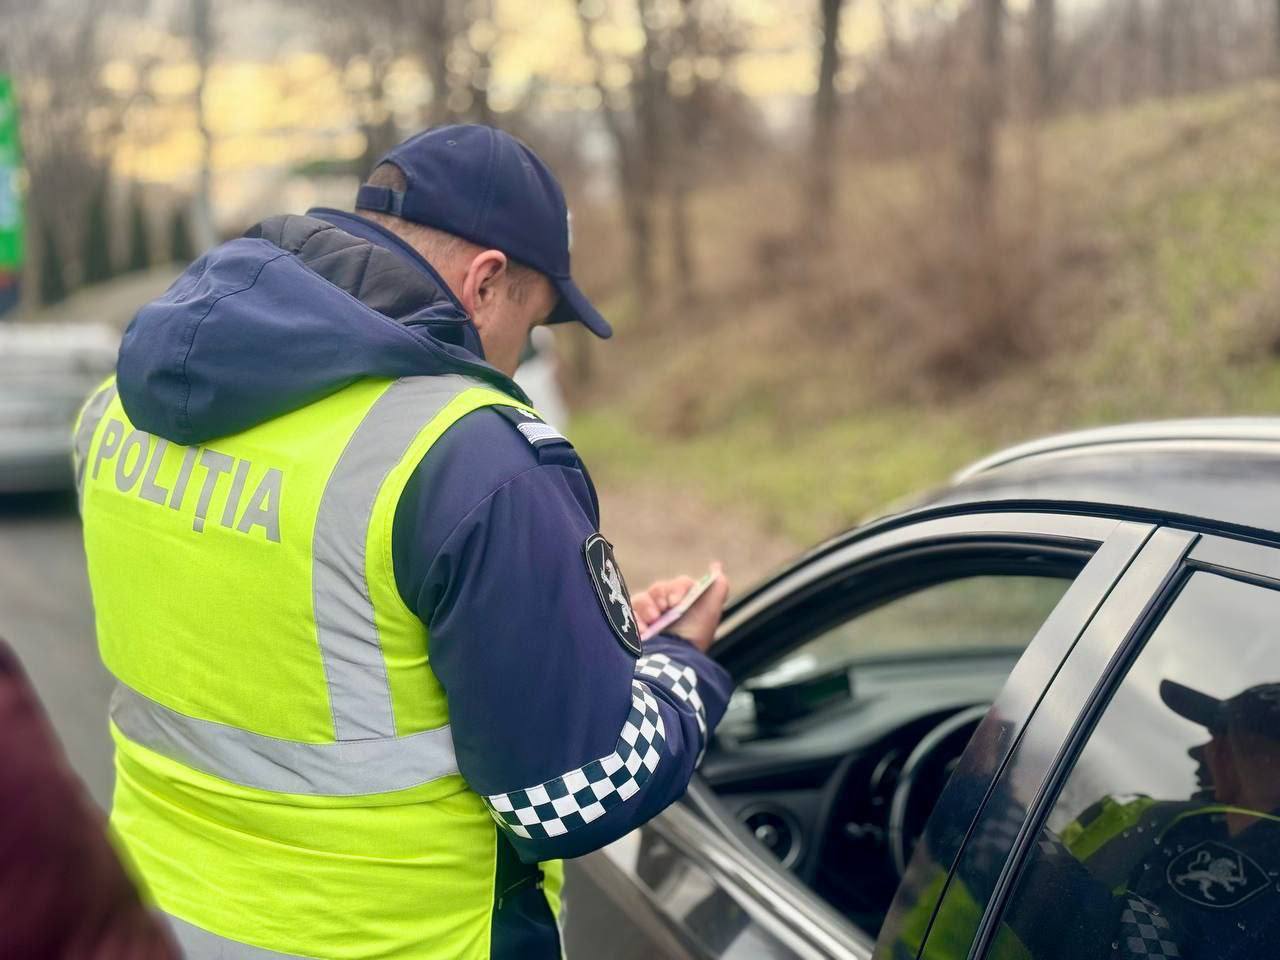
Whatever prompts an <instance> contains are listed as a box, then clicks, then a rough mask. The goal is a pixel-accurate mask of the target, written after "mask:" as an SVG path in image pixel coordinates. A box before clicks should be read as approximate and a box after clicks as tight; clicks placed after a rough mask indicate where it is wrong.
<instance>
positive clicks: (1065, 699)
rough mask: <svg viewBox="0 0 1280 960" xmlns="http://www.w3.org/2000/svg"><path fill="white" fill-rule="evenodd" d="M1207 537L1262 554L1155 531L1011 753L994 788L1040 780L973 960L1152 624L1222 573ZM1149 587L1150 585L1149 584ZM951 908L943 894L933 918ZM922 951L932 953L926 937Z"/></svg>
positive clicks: (1239, 557) (1226, 550) (1238, 556)
mask: <svg viewBox="0 0 1280 960" xmlns="http://www.w3.org/2000/svg"><path fill="white" fill-rule="evenodd" d="M1206 542H1208V543H1209V551H1210V553H1211V554H1212V552H1213V551H1215V550H1217V551H1219V552H1222V553H1223V554H1224V555H1229V556H1230V557H1231V558H1233V559H1234V560H1235V561H1236V562H1247V557H1245V554H1248V555H1249V556H1252V557H1254V558H1255V559H1256V558H1257V557H1259V556H1260V555H1258V554H1252V553H1249V551H1245V552H1244V554H1242V553H1241V552H1240V551H1238V550H1235V549H1234V548H1231V547H1230V544H1231V541H1229V540H1227V538H1222V537H1202V536H1201V535H1200V534H1197V533H1194V532H1191V531H1185V530H1178V529H1175V528H1172V527H1164V528H1161V529H1160V530H1158V531H1156V533H1155V534H1154V535H1153V536H1152V538H1151V540H1150V541H1149V543H1148V544H1147V546H1146V547H1145V548H1144V550H1143V551H1142V553H1141V554H1140V555H1139V556H1138V558H1137V559H1136V560H1135V562H1134V564H1133V565H1132V566H1131V567H1130V569H1129V571H1127V572H1126V575H1125V578H1124V579H1123V580H1122V581H1121V582H1120V583H1119V584H1117V587H1116V590H1115V591H1114V594H1113V596H1112V598H1111V599H1110V600H1109V601H1108V603H1107V604H1105V605H1104V606H1103V608H1102V609H1101V610H1099V612H1098V615H1097V616H1096V617H1095V618H1094V621H1093V622H1092V623H1091V624H1090V626H1089V628H1088V629H1087V630H1086V631H1085V633H1084V634H1082V635H1081V638H1080V641H1079V643H1077V645H1076V648H1075V650H1074V651H1073V654H1072V656H1071V657H1070V658H1068V661H1067V662H1066V663H1065V664H1064V665H1063V670H1062V671H1061V672H1060V673H1059V675H1058V677H1057V678H1055V681H1054V684H1053V685H1052V686H1051V687H1050V689H1049V690H1048V691H1047V693H1046V696H1045V703H1046V706H1051V709H1047V710H1044V711H1042V712H1041V714H1042V715H1038V716H1037V717H1036V718H1034V719H1033V720H1032V722H1031V723H1030V724H1029V725H1028V728H1027V733H1026V737H1025V739H1024V742H1025V743H1026V745H1027V749H1026V751H1025V754H1026V760H1027V763H1026V764H1025V765H1024V766H1023V768H1021V769H1016V770H1015V769H1014V765H1015V763H1016V762H1017V760H1018V758H1017V757H1016V756H1015V757H1012V758H1011V761H1010V764H1009V765H1007V766H1006V768H1005V770H1004V771H1002V773H1001V776H1000V781H1001V782H1000V783H997V784H993V792H994V791H995V790H998V789H1001V788H1005V789H1009V788H1010V785H1011V783H1012V778H1013V777H1014V776H1020V777H1022V778H1023V781H1024V783H1026V784H1037V783H1038V786H1037V787H1036V789H1035V791H1034V795H1033V796H1032V797H1031V798H1030V799H1029V801H1028V803H1027V804H1026V809H1027V814H1026V817H1025V819H1024V820H1023V823H1022V826H1021V829H1020V830H1019V832H1018V834H1017V837H1016V839H1015V840H1014V841H1013V842H1012V843H1011V845H1010V849H1009V852H1008V856H1007V857H1005V858H1004V861H1003V866H1002V868H1001V870H1000V874H999V876H998V877H997V878H996V881H995V885H994V891H993V893H992V895H991V896H990V897H989V898H988V899H987V901H986V904H985V909H984V912H983V915H982V919H981V921H980V922H979V923H978V925H977V929H976V931H975V935H974V938H973V940H972V942H971V944H970V948H969V952H968V960H977V958H979V957H983V956H985V955H986V954H987V952H988V951H989V949H990V947H991V944H992V942H993V940H994V937H995V934H996V932H997V930H998V928H999V923H1000V919H1001V917H1002V916H1003V915H1004V911H1005V907H1006V906H1007V904H1008V902H1009V900H1010V898H1011V896H1012V894H1013V892H1014V890H1015V888H1016V886H1017V879H1018V877H1019V876H1020V875H1021V873H1022V870H1023V868H1024V867H1025V865H1026V863H1027V862H1028V859H1029V856H1030V852H1031V849H1032V846H1033V844H1034V842H1035V839H1036V837H1037V836H1038V835H1039V832H1040V830H1041V828H1042V827H1043V826H1044V823H1045V821H1046V819H1047V817H1048V815H1049V812H1050V810H1051V809H1052V808H1053V805H1054V803H1055V802H1056V800H1057V797H1058V795H1059V792H1060V791H1061V789H1062V786H1063V784H1064V783H1065V781H1066V778H1067V777H1068V776H1069V775H1070V772H1071V770H1072V769H1073V768H1074V765H1075V761H1076V758H1077V757H1078V756H1079V753H1080V751H1081V750H1082V749H1083V747H1084V744H1085V743H1086V741H1087V740H1088V738H1089V736H1090V734H1091V733H1092V732H1093V730H1094V727H1095V726H1096V724H1097V722H1098V720H1099V718H1100V717H1101V715H1102V712H1103V711H1104V710H1105V709H1106V706H1107V704H1108V703H1109V702H1110V699H1111V695H1112V694H1113V692H1114V691H1115V689H1116V688H1117V687H1118V685H1119V684H1120V682H1121V681H1122V680H1123V679H1124V676H1125V673H1126V672H1127V670H1128V668H1129V666H1130V665H1131V664H1132V663H1133V660H1134V658H1135V657H1136V656H1137V655H1138V653H1139V652H1140V651H1141V649H1142V647H1143V645H1144V644H1145V643H1146V640H1147V637H1148V636H1149V635H1150V633H1151V631H1152V629H1153V628H1154V627H1155V625H1156V624H1158V623H1159V622H1160V621H1161V619H1163V617H1164V615H1165V613H1166V612H1167V611H1168V609H1169V607H1170V606H1171V605H1172V603H1173V602H1174V600H1175V599H1176V597H1177V595H1178V593H1179V591H1180V590H1181V588H1182V586H1183V584H1185V583H1186V581H1187V579H1188V578H1189V577H1190V576H1191V575H1192V574H1193V573H1194V572H1196V571H1197V570H1202V569H1208V570H1212V571H1214V572H1224V570H1223V569H1222V568H1221V567H1220V566H1219V565H1218V564H1217V563H1214V562H1211V560H1206V554H1205V553H1204V552H1202V551H1204V549H1205V546H1206ZM1246 546H1247V545H1246ZM1267 559H1271V558H1269V557H1268V558H1267ZM1272 563H1273V566H1274V572H1280V562H1277V561H1275V560H1272ZM1228 575H1230V574H1228ZM1277 584H1280V581H1275V580H1272V581H1271V585H1277ZM1144 586H1145V587H1147V588H1148V589H1145V590H1144V589H1143V587H1144ZM1068 717H1070V718H1072V719H1071V721H1070V722H1069V723H1068V722H1064V720H1065V718H1068ZM1050 757H1051V758H1052V760H1051V761H1050V762H1046V760H1045V758H1050ZM992 806H993V805H992V804H991V803H990V802H989V803H988V804H987V805H984V808H983V811H982V813H980V814H979V819H980V820H981V819H983V818H985V817H987V816H989V815H992V813H991V810H990V809H989V808H990V807H992ZM964 863H965V853H964V851H962V853H961V862H960V870H959V871H958V872H957V874H956V875H957V876H959V877H960V878H961V879H964ZM953 879H954V878H953ZM946 910H947V905H946V903H945V897H944V904H943V906H942V908H941V911H940V912H939V913H938V914H935V921H936V919H937V917H939V916H941V915H942V912H944V911H946ZM920 956H921V957H923V958H928V957H929V948H928V943H927V941H926V944H925V949H924V950H923V951H922V952H921V954H920Z"/></svg>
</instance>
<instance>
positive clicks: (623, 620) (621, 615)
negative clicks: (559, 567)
mask: <svg viewBox="0 0 1280 960" xmlns="http://www.w3.org/2000/svg"><path fill="white" fill-rule="evenodd" d="M582 553H583V555H584V556H585V557H586V560H587V571H588V572H589V573H590V574H591V582H592V583H594V584H595V587H596V595H597V596H598V597H599V598H600V606H602V607H603V608H604V615H605V618H606V619H607V620H608V621H609V626H611V627H613V632H614V633H615V634H616V635H617V637H618V642H619V643H621V644H622V646H623V647H624V648H625V649H626V651H627V652H628V653H629V654H631V655H632V656H633V657H638V656H640V628H639V626H638V625H637V624H636V617H635V614H634V613H632V611H631V594H630V593H629V592H628V591H627V582H626V581H625V580H623V579H622V569H621V568H620V567H619V566H618V561H617V559H616V558H615V557H614V555H613V544H611V543H610V542H609V541H608V540H606V539H605V538H604V537H602V536H601V535H600V534H598V533H593V534H592V535H591V536H589V537H587V542H586V543H584V544H583V545H582Z"/></svg>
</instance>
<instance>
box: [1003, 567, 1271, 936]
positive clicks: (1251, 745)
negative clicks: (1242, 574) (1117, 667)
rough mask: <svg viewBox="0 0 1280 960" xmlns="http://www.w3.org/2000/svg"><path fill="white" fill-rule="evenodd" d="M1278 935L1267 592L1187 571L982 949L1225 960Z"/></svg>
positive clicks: (1081, 759)
mask: <svg viewBox="0 0 1280 960" xmlns="http://www.w3.org/2000/svg"><path fill="white" fill-rule="evenodd" d="M1068 905H1069V909H1064V908H1065V907H1067V906H1068ZM1278 936H1280V592H1277V591H1274V590H1269V589H1265V588H1263V587H1258V586H1253V585H1250V584H1246V583H1242V582H1240V581H1236V580H1230V579H1227V578H1225V577H1220V576H1217V575H1214V574H1209V573H1197V574H1195V575H1194V576H1193V577H1192V578H1191V579H1190V581H1188V583H1187V585H1186V587H1185V588H1184V589H1183V591H1182V593H1181V594H1180V595H1179V596H1178V598H1177V600H1175V601H1174V603H1173V605H1172V607H1171V608H1170V609H1169V612H1168V614H1167V615H1166V616H1165V617H1164V619H1163V621H1162V622H1161V623H1160V624H1159V626H1158V627H1157V628H1156V629H1155V631H1154V632H1153V633H1152V635H1151V636H1150V638H1149V639H1148V641H1147V643H1146V645H1145V647H1144V648H1143V650H1142V652H1141V654H1140V655H1139V656H1138V658H1137V660H1136V661H1135V662H1134V664H1133V666H1132V667H1131V668H1130V670H1129V672H1128V674H1127V675H1126V676H1125V678H1124V680H1123V681H1122V682H1121V684H1120V686H1119V688H1118V689H1117V691H1116V693H1115V695H1114V697H1113V698H1112V700H1111V702H1110V703H1109V704H1108V705H1107V707H1106V710H1105V711H1104V712H1103V715H1102V717H1101V719H1100V721H1099V722H1098V725H1097V727H1096V728H1095V729H1094V731H1093V732H1092V734H1091V735H1090V737H1089V739H1088V741H1087V742H1086V744H1085V747H1084V749H1083V751H1082V752H1081V754H1080V756H1079V758H1078V759H1077V761H1076V763H1075V766H1074V767H1073V769H1072V771H1071V774H1070V776H1069V777H1068V779H1067V782H1066V784H1065V786H1064V788H1063V790H1062V792H1061V794H1060V795H1059V798H1058V800H1057V802H1056V805H1055V806H1054V808H1053V810H1052V812H1051V813H1050V815H1049V818H1048V821H1047V823H1046V825H1045V828H1044V829H1043V830H1042V831H1041V834H1040V836H1039V838H1038V839H1037V843H1036V845H1035V846H1034V847H1033V849H1032V853H1031V857H1030V861H1029V864H1028V866H1027V869H1026V870H1025V871H1024V872H1023V874H1022V876H1021V877H1020V878H1019V880H1018V884H1017V887H1016V888H1015V890H1014V893H1013V897H1012V899H1011V901H1010V904H1009V907H1008V909H1007V910H1006V913H1005V916H1004V917H1003V919H1002V922H1001V925H1000V928H999V930H998V932H997V936H996V939H995V941H994V943H993V946H992V948H991V950H990V951H989V952H988V954H987V956H988V957H994V958H1000V960H1003V958H1005V957H1010V958H1013V957H1018V958H1024V957H1030V958H1033V960H1046V958H1055V960H1056V958H1065V957H1085V956H1087V957H1112V958H1137V957H1141V958H1151V957H1180V958H1186V960H1207V958H1212V960H1219V958H1221V960H1227V958H1246V957H1249V958H1252V957H1262V956H1272V955H1274V949H1275V948H1274V944H1275V943H1276V938H1277V937H1278Z"/></svg>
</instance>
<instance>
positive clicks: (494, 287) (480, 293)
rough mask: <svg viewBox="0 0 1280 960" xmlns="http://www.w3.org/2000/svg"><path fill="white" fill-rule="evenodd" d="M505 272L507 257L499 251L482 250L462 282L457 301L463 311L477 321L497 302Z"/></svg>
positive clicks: (472, 262)
mask: <svg viewBox="0 0 1280 960" xmlns="http://www.w3.org/2000/svg"><path fill="white" fill-rule="evenodd" d="M506 271H507V255H506V254H505V253H503V252H502V251H501V250H483V251H481V252H480V253H478V254H476V256H475V257H473V258H472V260H471V264H470V265H469V266H468V267H467V273H466V276H465V277H463V280H462V290H461V292H460V295H459V299H460V300H461V301H462V306H463V309H465V310H466V311H467V313H469V314H471V316H472V318H474V319H476V320H477V321H479V320H480V318H481V317H483V315H484V314H485V313H486V312H487V311H488V309H489V308H490V307H491V306H492V305H493V304H494V303H495V302H496V301H497V299H498V296H499V294H500V293H501V290H500V289H499V281H500V280H501V278H502V275H503V274H504V273H506Z"/></svg>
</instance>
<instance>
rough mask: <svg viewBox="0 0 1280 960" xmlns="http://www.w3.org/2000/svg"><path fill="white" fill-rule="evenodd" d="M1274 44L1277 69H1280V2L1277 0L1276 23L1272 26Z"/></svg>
mask: <svg viewBox="0 0 1280 960" xmlns="http://www.w3.org/2000/svg"><path fill="white" fill-rule="evenodd" d="M1271 29H1272V42H1273V43H1274V50H1275V57H1276V61H1275V62H1276V67H1277V68H1278V69H1280V0H1276V12H1275V22H1274V23H1273V24H1272V27H1271Z"/></svg>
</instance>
